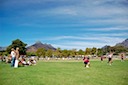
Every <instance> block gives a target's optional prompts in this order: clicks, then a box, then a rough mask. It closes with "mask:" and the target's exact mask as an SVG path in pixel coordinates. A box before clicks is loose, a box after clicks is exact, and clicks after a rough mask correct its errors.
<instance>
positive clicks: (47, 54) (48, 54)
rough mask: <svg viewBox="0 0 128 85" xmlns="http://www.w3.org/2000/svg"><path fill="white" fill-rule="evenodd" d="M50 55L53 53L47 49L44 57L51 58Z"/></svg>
mask: <svg viewBox="0 0 128 85" xmlns="http://www.w3.org/2000/svg"><path fill="white" fill-rule="evenodd" d="M52 53H53V51H52V50H51V49H49V50H47V52H46V56H48V57H52Z"/></svg>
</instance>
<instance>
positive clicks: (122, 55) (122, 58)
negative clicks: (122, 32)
mask: <svg viewBox="0 0 128 85" xmlns="http://www.w3.org/2000/svg"><path fill="white" fill-rule="evenodd" d="M120 57H121V62H123V61H124V53H121V55H120Z"/></svg>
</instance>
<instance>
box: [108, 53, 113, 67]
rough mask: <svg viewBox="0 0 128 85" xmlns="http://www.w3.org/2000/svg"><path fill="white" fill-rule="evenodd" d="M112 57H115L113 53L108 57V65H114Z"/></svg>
mask: <svg viewBox="0 0 128 85" xmlns="http://www.w3.org/2000/svg"><path fill="white" fill-rule="evenodd" d="M112 57H113V53H110V54H109V55H108V64H109V65H112Z"/></svg>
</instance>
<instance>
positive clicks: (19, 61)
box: [11, 47, 36, 68]
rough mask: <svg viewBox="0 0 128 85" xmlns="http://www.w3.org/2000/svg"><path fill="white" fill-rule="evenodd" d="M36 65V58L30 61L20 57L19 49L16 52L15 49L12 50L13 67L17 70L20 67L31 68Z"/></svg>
mask: <svg viewBox="0 0 128 85" xmlns="http://www.w3.org/2000/svg"><path fill="white" fill-rule="evenodd" d="M30 65H36V60H35V59H34V58H30V59H29V60H28V61H26V59H25V58H24V57H20V54H19V48H18V47H17V48H16V50H15V49H14V48H12V49H11V67H14V68H17V67H18V66H30Z"/></svg>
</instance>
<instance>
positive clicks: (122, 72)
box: [0, 60, 128, 85]
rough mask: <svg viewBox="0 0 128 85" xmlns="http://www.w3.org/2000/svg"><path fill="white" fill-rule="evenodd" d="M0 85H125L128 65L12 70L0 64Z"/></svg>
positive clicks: (93, 63) (53, 64)
mask: <svg viewBox="0 0 128 85" xmlns="http://www.w3.org/2000/svg"><path fill="white" fill-rule="evenodd" d="M0 85H128V61H125V62H120V61H119V60H115V61H114V62H113V64H112V66H109V65H107V61H104V62H103V63H101V62H100V61H97V60H96V61H91V67H90V68H85V67H84V64H83V62H82V61H72V62H67V61H63V62H60V61H59V62H57V61H39V62H38V63H37V65H35V66H28V67H19V68H12V67H10V64H5V63H3V62H0Z"/></svg>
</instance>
